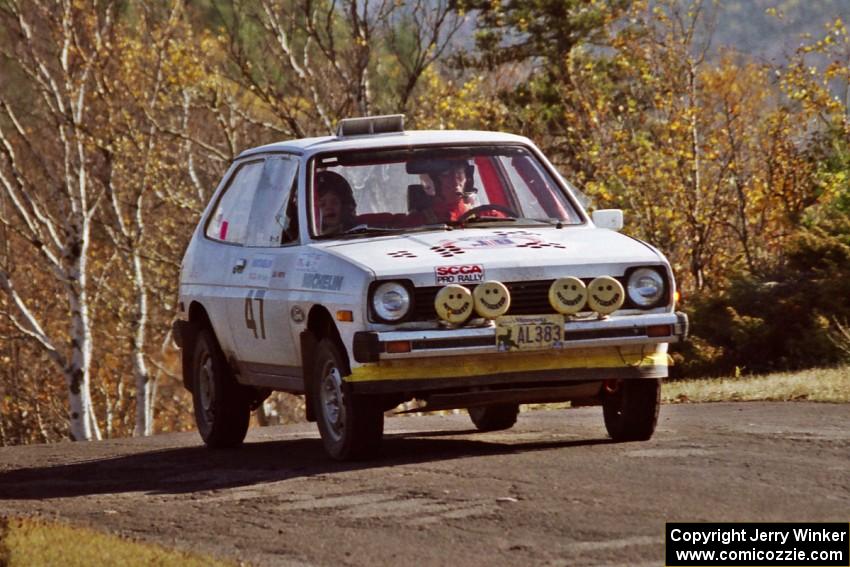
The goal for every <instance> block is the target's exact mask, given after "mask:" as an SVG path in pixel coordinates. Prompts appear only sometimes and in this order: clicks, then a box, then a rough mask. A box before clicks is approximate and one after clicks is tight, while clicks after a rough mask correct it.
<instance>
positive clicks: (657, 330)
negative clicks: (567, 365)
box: [353, 312, 688, 363]
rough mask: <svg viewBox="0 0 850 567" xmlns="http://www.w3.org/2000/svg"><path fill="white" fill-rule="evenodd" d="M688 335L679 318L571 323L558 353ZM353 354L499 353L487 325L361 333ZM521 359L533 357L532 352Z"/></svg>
mask: <svg viewBox="0 0 850 567" xmlns="http://www.w3.org/2000/svg"><path fill="white" fill-rule="evenodd" d="M665 327H666V330H665ZM687 334H688V317H687V315H685V314H684V313H678V312H677V313H652V314H645V315H625V316H620V317H607V318H605V319H591V320H570V321H567V322H566V323H565V324H564V341H563V342H562V343H561V345H560V347H559V349H558V350H562V351H563V350H567V351H569V350H576V349H594V348H600V347H632V346H641V345H657V344H661V343H674V342H679V341H681V340H683V339H684V338H685V337H686V336H687ZM399 342H409V343H410V349H409V351H408V352H389V350H390V349H388V348H387V345H388V344H389V343H399ZM543 352H547V351H543ZM353 354H354V360H356V361H357V362H360V363H371V362H381V361H391V360H410V359H419V358H430V357H449V356H452V357H453V356H475V355H488V354H501V353H500V351H499V349H498V347H497V346H496V327H495V325H493V324H490V325H488V326H484V327H464V328H460V329H432V330H408V331H382V332H378V331H362V332H358V333H355V335H354V345H353ZM523 354H526V355H531V356H533V355H534V354H535V351H529V352H526V353H523Z"/></svg>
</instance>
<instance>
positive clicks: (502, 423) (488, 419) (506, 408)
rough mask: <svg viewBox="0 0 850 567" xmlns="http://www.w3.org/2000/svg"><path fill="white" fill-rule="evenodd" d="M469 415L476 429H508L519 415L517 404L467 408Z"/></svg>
mask: <svg viewBox="0 0 850 567" xmlns="http://www.w3.org/2000/svg"><path fill="white" fill-rule="evenodd" d="M466 411H467V412H469V417H470V419H472V423H474V424H475V427H476V428H477V429H478V431H500V430H502V429H510V428H511V427H513V426H514V424H515V423H516V418H517V415H519V404H499V405H495V406H477V407H472V408H467V410H466Z"/></svg>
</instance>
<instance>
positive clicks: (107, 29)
mask: <svg viewBox="0 0 850 567" xmlns="http://www.w3.org/2000/svg"><path fill="white" fill-rule="evenodd" d="M115 9H116V3H115V2H109V1H98V0H91V1H88V2H73V3H72V2H70V1H64V0H33V1H27V2H19V1H17V0H9V1H7V2H3V3H2V4H0V23H2V25H3V28H4V31H5V39H6V41H5V42H4V43H3V45H2V48H0V49H2V51H0V54H2V56H3V57H4V58H6V59H7V61H9V62H11V64H12V65H13V66H14V68H15V69H16V70H17V72H19V73H20V74H21V76H22V77H23V78H24V79H25V88H26V89H27V90H28V92H29V93H30V97H28V98H26V99H19V100H11V99H10V97H8V96H6V95H5V94H4V95H3V97H2V98H0V191H2V192H3V193H4V194H5V196H6V198H7V201H8V203H9V207H8V209H9V210H7V211H6V212H5V213H4V214H3V217H2V219H0V220H2V223H3V224H4V225H5V226H6V227H7V228H8V229H9V230H11V231H14V232H15V233H16V234H17V235H18V236H19V237H20V238H21V239H22V240H23V241H25V242H26V243H28V245H29V246H30V251H31V255H32V256H31V258H30V261H32V262H37V263H38V266H39V268H40V269H42V270H43V271H44V272H45V273H49V274H51V275H52V277H53V278H54V280H55V282H56V284H57V285H58V287H59V289H61V290H62V293H63V299H64V305H65V309H64V310H62V311H63V312H58V313H57V312H47V313H45V312H41V313H39V312H37V311H36V310H35V309H34V308H33V307H31V301H29V298H28V297H27V296H26V293H27V291H31V287H29V289H27V290H25V289H24V287H25V286H24V285H23V284H24V283H26V282H22V281H20V280H19V279H17V278H16V277H14V276H13V274H11V273H10V272H9V271H8V270H6V269H3V268H0V290H2V292H3V293H4V294H5V295H6V297H7V301H8V303H9V305H10V307H9V313H10V315H9V320H10V321H11V323H12V325H14V327H15V328H16V329H17V330H18V331H19V332H20V333H22V334H24V335H25V336H26V337H28V338H29V339H30V340H31V341H33V342H34V343H35V344H37V345H38V346H39V347H40V348H41V349H42V350H43V351H44V352H45V353H46V354H47V356H48V357H49V358H50V359H51V360H52V362H53V363H54V364H55V366H56V367H57V368H58V369H59V370H60V371H61V373H62V376H63V377H64V380H65V384H66V386H67V391H68V405H69V419H70V436H71V438H72V439H74V440H77V441H82V440H90V439H92V438H100V429H99V427H98V423H97V419H96V417H95V413H94V411H93V404H92V397H91V386H90V385H91V363H92V351H93V344H92V321H91V318H90V305H89V290H88V288H89V276H90V268H89V248H90V245H91V240H92V236H91V235H92V220H93V217H94V215H95V213H96V211H97V208H98V206H99V204H100V197H101V192H100V190H99V189H98V188H97V187H95V186H94V185H93V183H92V174H91V170H92V167H93V165H94V163H95V161H96V156H95V155H93V148H92V145H91V144H90V143H89V134H88V131H87V125H88V121H89V119H90V116H91V113H92V108H91V107H90V103H91V98H92V97H91V88H92V80H93V79H92V75H93V72H94V70H95V67H96V66H97V65H98V62H99V61H101V60H103V59H104V58H108V57H109V55H110V51H111V48H112V47H111V46H112V41H113V37H112V34H113V30H114V21H115V20H114V18H115ZM24 118H26V123H27V124H28V125H32V126H28V127H25V126H24ZM52 318H62V319H63V321H64V325H63V326H64V329H61V330H53V329H56V327H55V325H51V324H50V323H51V319H52Z"/></svg>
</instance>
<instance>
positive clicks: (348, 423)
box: [312, 339, 384, 461]
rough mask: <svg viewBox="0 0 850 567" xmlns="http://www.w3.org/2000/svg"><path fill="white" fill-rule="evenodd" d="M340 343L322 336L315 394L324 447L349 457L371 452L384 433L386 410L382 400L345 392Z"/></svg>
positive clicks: (335, 455)
mask: <svg viewBox="0 0 850 567" xmlns="http://www.w3.org/2000/svg"><path fill="white" fill-rule="evenodd" d="M343 360H344V359H343V355H342V353H341V352H340V349H339V347H338V346H337V345H336V344H335V343H334V342H332V341H330V340H329V339H322V340H321V341H320V342H319V345H318V346H317V348H316V358H315V366H314V369H313V370H314V371H313V379H314V380H315V388H316V390H315V392H314V394H313V396H312V399H313V403H314V407H313V411H314V413H315V415H316V418H317V419H316V421H317V422H318V425H319V433H321V435H322V442H323V443H324V446H325V451H326V452H327V453H328V455H330V456H331V457H332V458H334V459H337V460H340V461H346V460H353V459H360V458H364V457H368V456H371V455H372V454H374V453H375V452H376V451H377V449H378V448H379V447H380V444H381V439H382V438H383V434H384V412H383V410H382V407H381V405H380V403H375V402H374V401H373V400H370V399H369V398H367V397H364V396H356V395H354V394H352V393H351V392H346V389H345V388H344V384H343V380H342V377H343V375H344V373H345V370H344V369H345V368H346V366H345V365H344V364H343Z"/></svg>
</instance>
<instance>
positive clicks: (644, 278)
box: [628, 268, 664, 307]
mask: <svg viewBox="0 0 850 567" xmlns="http://www.w3.org/2000/svg"><path fill="white" fill-rule="evenodd" d="M628 290H629V299H631V300H632V301H633V302H634V303H635V304H636V305H638V306H639V307H651V306H653V305H655V304H656V303H658V300H659V299H661V296H662V295H664V278H662V277H661V274H659V273H658V272H657V271H656V270H653V269H651V268H640V269H637V270H635V271H634V272H632V274H631V275H630V276H629V282H628Z"/></svg>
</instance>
